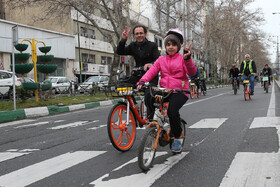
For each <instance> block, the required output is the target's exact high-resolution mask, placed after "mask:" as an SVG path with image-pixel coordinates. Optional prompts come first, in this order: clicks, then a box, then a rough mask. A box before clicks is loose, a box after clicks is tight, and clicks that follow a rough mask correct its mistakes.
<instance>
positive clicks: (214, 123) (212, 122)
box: [189, 118, 228, 129]
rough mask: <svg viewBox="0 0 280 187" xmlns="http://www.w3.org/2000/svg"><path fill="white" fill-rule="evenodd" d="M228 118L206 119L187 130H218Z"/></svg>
mask: <svg viewBox="0 0 280 187" xmlns="http://www.w3.org/2000/svg"><path fill="white" fill-rule="evenodd" d="M227 119H228V118H206V119H202V120H200V121H199V122H197V123H195V124H193V125H191V126H190V127H189V128H192V129H193V128H199V129H201V128H215V129H217V128H219V127H220V126H221V125H222V124H223V123H224V122H225V121H226V120H227Z"/></svg>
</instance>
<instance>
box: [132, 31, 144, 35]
mask: <svg viewBox="0 0 280 187" xmlns="http://www.w3.org/2000/svg"><path fill="white" fill-rule="evenodd" d="M143 34H144V33H143V32H136V33H134V35H136V36H138V35H143Z"/></svg>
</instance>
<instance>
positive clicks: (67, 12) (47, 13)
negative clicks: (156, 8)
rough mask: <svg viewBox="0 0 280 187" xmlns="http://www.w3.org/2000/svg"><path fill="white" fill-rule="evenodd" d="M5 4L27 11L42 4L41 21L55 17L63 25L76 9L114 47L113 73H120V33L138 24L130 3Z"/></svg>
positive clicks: (29, 0) (19, 0)
mask: <svg viewBox="0 0 280 187" xmlns="http://www.w3.org/2000/svg"><path fill="white" fill-rule="evenodd" d="M6 3H7V4H8V5H9V7H13V8H18V9H24V8H26V7H28V6H32V7H36V6H41V7H42V5H43V7H42V10H44V12H42V14H41V15H39V16H40V17H39V19H40V20H45V19H49V18H50V17H55V18H56V19H59V20H60V21H61V22H63V20H65V16H66V17H67V16H68V17H69V16H71V9H74V10H76V11H77V12H78V13H79V15H82V16H83V17H85V18H86V19H87V20H88V22H89V23H90V24H91V25H93V26H94V27H95V28H96V29H97V30H98V31H99V32H100V33H101V34H102V35H103V36H104V37H105V38H106V39H107V40H108V42H109V43H110V44H111V45H112V47H113V51H114V59H113V63H112V71H113V72H115V71H116V70H117V68H118V65H119V64H118V63H119V56H118V55H117V54H116V49H117V45H118V42H119V40H120V39H121V33H122V31H123V29H124V27H125V26H128V27H131V26H132V25H133V24H135V22H137V18H132V17H131V15H130V9H129V6H130V3H131V2H130V0H114V1H111V0H6ZM96 10H99V11H100V12H101V15H102V18H105V19H106V21H105V23H104V22H103V23H102V24H101V23H100V17H99V18H98V17H97V16H94V15H95V14H96V13H95V12H96ZM138 16H139V15H138ZM103 20H104V19H103ZM132 20H133V21H132ZM106 23H107V26H106V27H107V28H110V29H107V28H104V27H102V26H101V25H103V26H104V24H106ZM110 80H111V79H110Z"/></svg>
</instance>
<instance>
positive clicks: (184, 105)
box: [183, 91, 231, 106]
mask: <svg viewBox="0 0 280 187" xmlns="http://www.w3.org/2000/svg"><path fill="white" fill-rule="evenodd" d="M230 92H231V91H230ZM230 92H225V93H221V94H218V95H214V96H212V97H208V98H205V99H199V100H197V101H193V102H190V103H186V104H184V105H183V106H188V105H192V104H195V103H199V102H201V101H205V100H208V99H213V98H215V97H219V96H222V95H225V94H227V93H230Z"/></svg>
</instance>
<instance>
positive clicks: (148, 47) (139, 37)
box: [117, 25, 160, 85]
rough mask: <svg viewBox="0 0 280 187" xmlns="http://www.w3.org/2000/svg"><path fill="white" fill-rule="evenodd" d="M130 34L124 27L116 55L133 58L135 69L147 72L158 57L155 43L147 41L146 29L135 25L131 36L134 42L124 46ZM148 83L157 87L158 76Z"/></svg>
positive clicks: (129, 30)
mask: <svg viewBox="0 0 280 187" xmlns="http://www.w3.org/2000/svg"><path fill="white" fill-rule="evenodd" d="M130 32H131V28H130V29H127V27H125V30H124V31H123V33H122V39H121V41H120V42H119V45H118V47H117V54H118V55H131V56H133V58H134V60H135V63H136V65H135V68H138V67H143V68H144V71H147V70H148V69H149V68H150V67H151V66H152V65H153V63H154V62H155V61H156V60H157V59H158V57H159V56H160V54H159V50H158V46H157V44H156V43H155V42H151V41H149V40H147V38H146V36H147V28H146V27H145V26H143V25H136V26H135V27H134V28H133V30H132V34H133V38H134V39H135V41H134V42H131V43H130V44H129V45H128V46H125V44H126V41H127V38H128V36H129V34H130ZM142 76H143V75H139V76H137V77H139V79H140V78H141V77H142ZM139 79H138V80H136V79H135V80H133V84H136V83H137V82H138V81H139ZM150 83H153V84H154V85H157V84H158V76H156V77H155V78H154V79H153V80H151V82H150Z"/></svg>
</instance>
